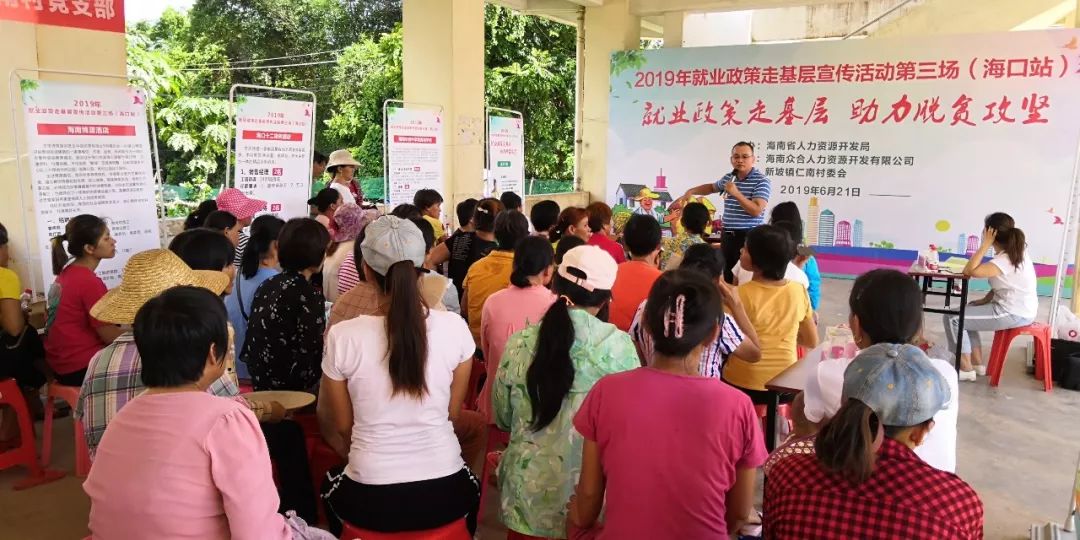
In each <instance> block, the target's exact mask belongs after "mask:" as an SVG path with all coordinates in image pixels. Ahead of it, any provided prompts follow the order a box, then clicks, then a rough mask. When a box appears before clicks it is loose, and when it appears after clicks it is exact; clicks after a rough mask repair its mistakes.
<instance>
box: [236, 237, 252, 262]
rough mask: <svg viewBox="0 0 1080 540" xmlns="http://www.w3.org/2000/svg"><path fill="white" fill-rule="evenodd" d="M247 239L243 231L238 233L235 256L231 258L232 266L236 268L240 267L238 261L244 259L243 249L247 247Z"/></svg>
mask: <svg viewBox="0 0 1080 540" xmlns="http://www.w3.org/2000/svg"><path fill="white" fill-rule="evenodd" d="M248 238H249V237H248V235H247V234H244V231H240V240H239V241H238V242H236V255H235V256H233V264H234V265H236V266H240V260H241V259H243V258H244V248H246V247H247V244H248Z"/></svg>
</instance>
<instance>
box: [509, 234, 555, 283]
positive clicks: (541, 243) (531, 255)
mask: <svg viewBox="0 0 1080 540" xmlns="http://www.w3.org/2000/svg"><path fill="white" fill-rule="evenodd" d="M554 261H555V251H554V250H552V249H551V242H548V241H547V238H542V237H539V236H528V237H525V238H523V239H522V240H521V241H520V242H518V245H517V247H516V248H514V270H513V272H511V273H510V284H511V285H513V286H515V287H520V288H522V289H524V288H526V287H529V286H531V285H532V284H531V283H530V282H529V278H530V277H532V276H536V275H540V274H542V273H544V270H547V269H548V268H551V264H552V263H553V262H554Z"/></svg>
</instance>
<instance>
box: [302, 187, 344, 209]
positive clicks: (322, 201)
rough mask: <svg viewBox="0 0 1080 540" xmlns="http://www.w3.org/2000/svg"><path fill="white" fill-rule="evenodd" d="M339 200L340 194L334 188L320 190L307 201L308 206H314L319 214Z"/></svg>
mask: <svg viewBox="0 0 1080 540" xmlns="http://www.w3.org/2000/svg"><path fill="white" fill-rule="evenodd" d="M340 200H341V193H339V192H338V190H336V189H334V188H322V189H320V190H319V192H318V193H316V194H315V196H314V197H312V198H310V199H308V202H307V203H308V204H310V205H311V206H314V207H315V208H316V209H317V210H318V211H319V213H320V214H321V213H323V212H325V211H327V210H329V209H330V207H331V206H333V205H334V203H336V202H338V201H340Z"/></svg>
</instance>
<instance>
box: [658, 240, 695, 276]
mask: <svg viewBox="0 0 1080 540" xmlns="http://www.w3.org/2000/svg"><path fill="white" fill-rule="evenodd" d="M704 243H705V239H704V238H702V237H701V235H700V234H690V233H688V232H686V231H683V232H681V233H679V234H677V235H675V236H674V237H672V238H666V239H664V242H663V244H662V245H663V248H664V249H663V250H662V251H661V252H660V268H663V269H664V270H667V269H668V262H669V261H671V258H672V257H676V256H677V257H678V258H679V260H680V261H681V260H682V256H683V253H686V249H687V248H689V247H690V246H692V245H694V244H704Z"/></svg>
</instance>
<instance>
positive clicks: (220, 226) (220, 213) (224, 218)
mask: <svg viewBox="0 0 1080 540" xmlns="http://www.w3.org/2000/svg"><path fill="white" fill-rule="evenodd" d="M236 223H237V219H236V216H234V215H232V212H228V211H226V210H215V211H213V212H210V215H209V216H206V223H203V227H206V228H207V229H214V230H215V231H227V230H229V229H231V228H233V227H235V226H236Z"/></svg>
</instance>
